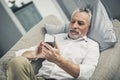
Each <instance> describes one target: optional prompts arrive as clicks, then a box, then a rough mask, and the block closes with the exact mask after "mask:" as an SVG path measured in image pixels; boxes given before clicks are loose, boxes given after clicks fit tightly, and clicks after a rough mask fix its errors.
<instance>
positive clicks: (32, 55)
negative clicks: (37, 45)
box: [22, 51, 36, 59]
mask: <svg viewBox="0 0 120 80" xmlns="http://www.w3.org/2000/svg"><path fill="white" fill-rule="evenodd" d="M22 56H24V57H26V58H28V59H34V58H36V56H35V51H25V52H24V53H23V54H22Z"/></svg>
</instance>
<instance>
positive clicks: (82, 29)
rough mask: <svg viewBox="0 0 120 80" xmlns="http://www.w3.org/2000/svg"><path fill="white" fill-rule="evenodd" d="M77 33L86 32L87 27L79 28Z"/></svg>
mask: <svg viewBox="0 0 120 80" xmlns="http://www.w3.org/2000/svg"><path fill="white" fill-rule="evenodd" d="M79 31H80V32H86V31H88V27H82V26H81V27H79Z"/></svg>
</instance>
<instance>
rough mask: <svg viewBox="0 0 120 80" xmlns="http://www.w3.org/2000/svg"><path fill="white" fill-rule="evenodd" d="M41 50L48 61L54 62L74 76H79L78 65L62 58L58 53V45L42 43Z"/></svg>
mask: <svg viewBox="0 0 120 80" xmlns="http://www.w3.org/2000/svg"><path fill="white" fill-rule="evenodd" d="M42 50H43V53H44V54H45V58H46V59H47V60H48V61H50V62H53V63H55V64H56V65H58V66H59V67H61V68H62V69H63V70H64V71H66V72H67V73H69V74H70V75H71V76H73V77H74V78H77V77H78V76H79V72H80V67H79V65H78V64H75V63H73V62H71V61H68V60H66V59H65V58H63V57H62V56H61V55H60V53H59V48H58V47H55V48H52V47H51V46H49V45H48V44H46V43H44V46H43V49H42Z"/></svg>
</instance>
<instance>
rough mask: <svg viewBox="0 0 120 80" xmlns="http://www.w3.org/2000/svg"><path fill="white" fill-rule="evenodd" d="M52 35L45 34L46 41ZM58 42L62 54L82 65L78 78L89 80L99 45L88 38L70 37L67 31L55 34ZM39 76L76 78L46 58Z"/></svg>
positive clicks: (97, 55)
mask: <svg viewBox="0 0 120 80" xmlns="http://www.w3.org/2000/svg"><path fill="white" fill-rule="evenodd" d="M50 37H51V35H49V34H46V35H45V41H49V40H50ZM55 39H56V42H57V44H58V46H59V49H60V54H61V56H62V57H64V58H65V59H67V60H69V61H72V62H74V63H76V64H78V65H79V66H80V73H79V76H78V78H77V79H78V80H89V78H90V77H91V76H92V74H93V72H94V70H95V67H96V66H97V63H98V58H99V45H98V44H97V43H96V42H95V41H93V40H91V39H89V38H87V37H86V36H85V37H83V38H79V39H77V40H73V39H70V38H69V37H67V34H66V33H62V34H57V35H55ZM35 49H36V46H35V47H31V48H29V49H23V50H19V51H18V52H16V55H17V56H19V55H21V54H22V53H23V52H24V51H27V50H35ZM37 76H44V77H46V78H55V79H57V80H62V79H74V78H73V77H72V76H71V75H69V74H68V73H67V72H65V71H64V70H63V69H61V68H60V67H58V66H57V65H56V64H54V63H52V62H49V61H48V60H45V61H44V62H43V63H42V67H41V68H40V70H39V72H38V74H37Z"/></svg>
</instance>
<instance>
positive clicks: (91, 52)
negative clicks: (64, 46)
mask: <svg viewBox="0 0 120 80" xmlns="http://www.w3.org/2000/svg"><path fill="white" fill-rule="evenodd" d="M99 55H100V52H99V46H98V44H97V43H96V44H95V45H92V46H89V48H88V51H87V54H86V56H85V58H84V59H83V62H82V63H81V64H80V65H79V66H80V73H79V76H78V79H80V80H89V78H90V77H91V76H92V74H93V72H94V70H95V68H96V66H97V63H98V59H99Z"/></svg>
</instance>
